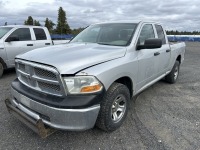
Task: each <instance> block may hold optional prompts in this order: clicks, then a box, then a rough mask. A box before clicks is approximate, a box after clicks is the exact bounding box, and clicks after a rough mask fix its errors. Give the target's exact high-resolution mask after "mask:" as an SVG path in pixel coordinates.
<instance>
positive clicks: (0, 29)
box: [0, 27, 12, 39]
mask: <svg viewBox="0 0 200 150" xmlns="http://www.w3.org/2000/svg"><path fill="white" fill-rule="evenodd" d="M11 29H12V27H0V39H1V38H2V37H3V36H4V35H5V34H6V33H7V32H8V31H10V30H11Z"/></svg>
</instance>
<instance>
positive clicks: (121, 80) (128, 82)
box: [113, 76, 133, 97]
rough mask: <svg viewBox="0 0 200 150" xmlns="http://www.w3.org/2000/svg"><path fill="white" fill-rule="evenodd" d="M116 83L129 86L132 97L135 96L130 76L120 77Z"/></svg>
mask: <svg viewBox="0 0 200 150" xmlns="http://www.w3.org/2000/svg"><path fill="white" fill-rule="evenodd" d="M114 82H117V83H121V84H124V85H125V86H127V88H128V89H129V92H130V96H131V97H132V96H133V82H132V80H131V78H130V77H128V76H124V77H120V78H118V79H116V80H115V81H114ZM114 82H113V83H114Z"/></svg>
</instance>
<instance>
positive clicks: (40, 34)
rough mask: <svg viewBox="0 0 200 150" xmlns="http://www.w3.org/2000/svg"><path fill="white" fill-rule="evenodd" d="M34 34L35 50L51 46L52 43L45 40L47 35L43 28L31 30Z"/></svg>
mask: <svg viewBox="0 0 200 150" xmlns="http://www.w3.org/2000/svg"><path fill="white" fill-rule="evenodd" d="M33 32H34V34H35V48H40V47H45V46H49V45H52V44H51V43H52V41H51V40H50V39H47V35H46V33H45V31H44V29H43V28H33Z"/></svg>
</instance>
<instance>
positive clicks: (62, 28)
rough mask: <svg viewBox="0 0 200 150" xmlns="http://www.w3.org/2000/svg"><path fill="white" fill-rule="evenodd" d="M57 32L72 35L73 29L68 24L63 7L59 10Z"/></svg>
mask: <svg viewBox="0 0 200 150" xmlns="http://www.w3.org/2000/svg"><path fill="white" fill-rule="evenodd" d="M56 32H57V33H58V34H70V33H71V29H70V27H69V25H68V23H67V18H66V12H65V11H64V10H63V8H62V7H60V8H59V10H58V21H57V27H56Z"/></svg>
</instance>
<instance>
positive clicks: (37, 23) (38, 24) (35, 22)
mask: <svg viewBox="0 0 200 150" xmlns="http://www.w3.org/2000/svg"><path fill="white" fill-rule="evenodd" d="M33 25H34V26H41V24H40V22H39V21H37V20H34V23H33Z"/></svg>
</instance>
